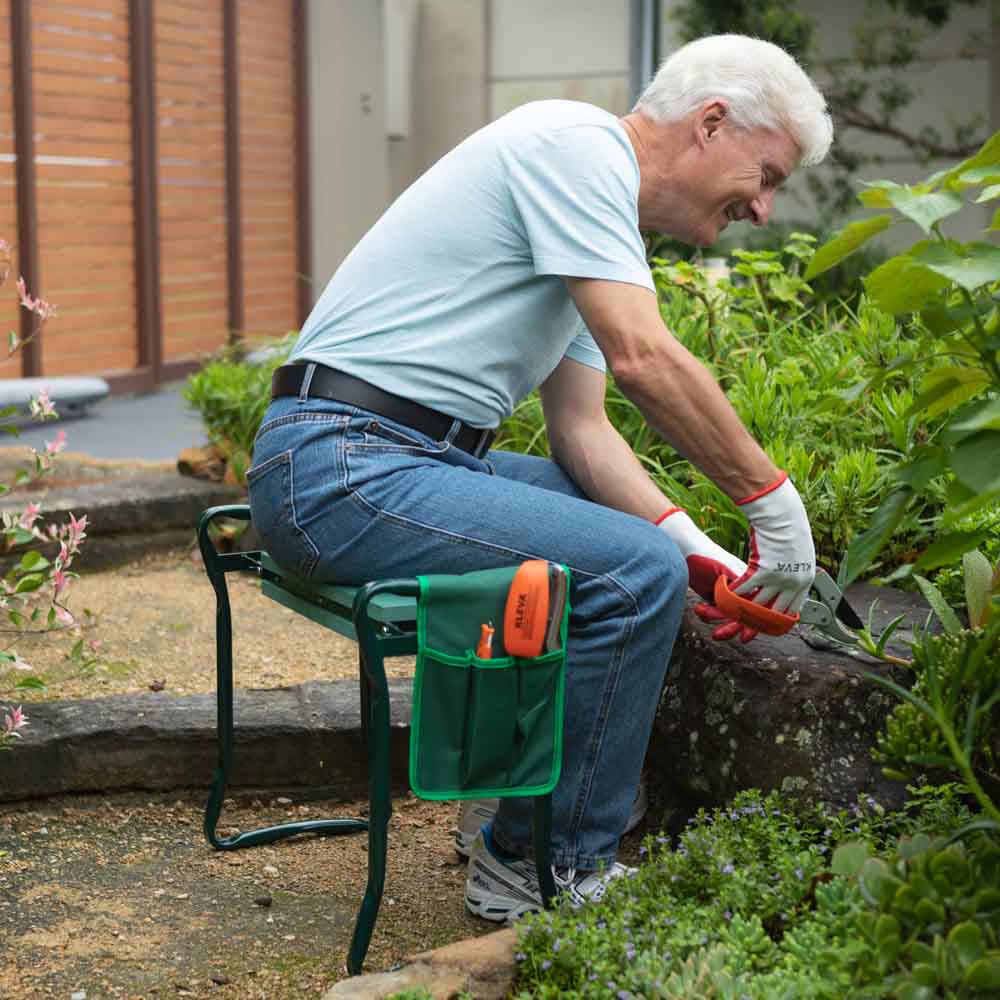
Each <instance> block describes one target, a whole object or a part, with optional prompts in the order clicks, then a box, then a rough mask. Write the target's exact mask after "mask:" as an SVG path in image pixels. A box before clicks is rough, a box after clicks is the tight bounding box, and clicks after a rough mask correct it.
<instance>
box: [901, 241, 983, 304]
mask: <svg viewBox="0 0 1000 1000" xmlns="http://www.w3.org/2000/svg"><path fill="white" fill-rule="evenodd" d="M915 256H916V258H917V260H918V261H919V262H920V263H921V264H924V265H926V266H927V267H929V268H930V269H931V270H932V271H936V272H937V273H938V274H943V275H944V276H945V277H946V278H950V279H951V280H952V281H954V282H955V283H956V284H958V285H960V286H961V287H962V288H964V289H965V290H966V291H969V292H971V291H974V290H975V289H977V288H979V286H980V285H986V284H989V282H991V281H996V280H998V279H1000V247H997V246H993V244H992V243H982V242H977V243H966V244H964V245H963V244H961V243H955V244H949V245H947V246H945V245H943V244H940V243H937V244H932V245H931V246H929V247H927V249H926V250H923V251H922V252H921V253H919V254H917V255H915Z"/></svg>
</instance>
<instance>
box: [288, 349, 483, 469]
mask: <svg viewBox="0 0 1000 1000" xmlns="http://www.w3.org/2000/svg"><path fill="white" fill-rule="evenodd" d="M312 363H313V362H308V363H306V362H296V363H294V364H290V365H282V366H281V367H280V368H276V369H275V371H274V375H273V376H272V377H271V397H272V398H273V399H277V398H278V397H279V396H298V395H299V393H300V392H301V391H302V382H303V381H304V379H305V377H306V372H307V371H308V370H309V365H310V364H312ZM307 395H309V396H320V397H321V398H323V399H333V400H336V402H338V403H347V404H348V405H349V406H358V407H360V408H361V409H362V410H368V411H369V412H371V413H376V414H378V415H379V416H382V417H388V418H389V419H390V420H395V421H396V422H397V423H400V424H403V425H405V426H406V427H412V428H413V429H414V430H416V431H420V433H421V434H426V435H427V436H428V437H429V438H432V439H433V440H434V441H443V440H444V438H445V437H446V436H447V434H448V432H449V431H450V430H451V427H452V424H454V422H455V418H454V417H449V416H448V415H447V414H444V413H440V412H438V411H437V410H432V409H431V408H430V407H429V406H423V405H421V404H420V403H414V402H413V401H412V400H409V399H403V397H402V396H397V395H395V394H394V393H391V392H386V391H385V390H384V389H380V388H378V386H375V385H372V384H371V383H370V382H365V381H364V380H363V379H360V378H355V377H354V376H353V375H347V374H345V373H344V372H339V371H337V370H336V369H335V368H328V367H327V366H326V365H320V364H317V365H316V368H315V371H314V372H313V377H312V381H310V383H309V390H308V393H307ZM494 437H496V431H494V430H489V429H484V428H482V427H471V426H469V424H462V425H461V429H460V430H459V432H458V434H457V435H456V436H455V437H454V438H452V441H451V443H452V444H453V445H455V447H456V448H461V449H462V451H467V452H468V453H469V454H470V455H474V456H475V457H476V458H482V456H483V455H485V454H486V452H487V451H489V448H490V445H491V444H492V443H493V438H494Z"/></svg>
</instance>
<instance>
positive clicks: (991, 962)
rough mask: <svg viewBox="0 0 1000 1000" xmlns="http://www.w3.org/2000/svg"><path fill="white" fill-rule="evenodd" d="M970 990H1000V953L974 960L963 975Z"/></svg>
mask: <svg viewBox="0 0 1000 1000" xmlns="http://www.w3.org/2000/svg"><path fill="white" fill-rule="evenodd" d="M962 985H963V986H966V987H968V988H969V989H970V990H991V991H995V990H1000V955H989V956H988V957H986V958H981V959H979V961H978V962H973V963H972V965H970V966H969V968H968V969H966V972H965V975H964V976H963V977H962Z"/></svg>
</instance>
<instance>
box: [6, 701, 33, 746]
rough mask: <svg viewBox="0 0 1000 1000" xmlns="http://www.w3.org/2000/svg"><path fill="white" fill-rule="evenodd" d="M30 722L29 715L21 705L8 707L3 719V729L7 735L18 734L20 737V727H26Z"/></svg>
mask: <svg viewBox="0 0 1000 1000" xmlns="http://www.w3.org/2000/svg"><path fill="white" fill-rule="evenodd" d="M27 724H28V717H27V716H26V715H25V714H24V712H22V711H21V706H20V705H18V706H17V707H16V708H9V709H7V715H6V716H5V718H4V720H3V731H4V733H5V734H6V735H7V736H17V737H18V738H20V735H21V734H20V733H19V732H18V730H19V729H24V727H25V726H26V725H27Z"/></svg>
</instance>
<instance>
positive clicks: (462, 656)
mask: <svg viewBox="0 0 1000 1000" xmlns="http://www.w3.org/2000/svg"><path fill="white" fill-rule="evenodd" d="M516 571H517V567H516V566H512V567H510V568H505V569H495V570H480V571H477V572H474V573H465V574H462V575H459V576H421V577H419V578H418V579H419V582H420V597H419V600H418V606H417V644H418V648H417V669H416V676H415V678H414V683H413V711H412V716H411V721H410V786H411V787H412V789H413V791H414V792H415V793H416V794H417V795H419V796H420V797H421V798H425V799H474V798H493V797H506V796H514V795H546V794H548V793H549V792H550V791H552V789H553V788H554V787H555V784H556V782H557V781H558V780H559V771H560V767H561V765H562V736H563V701H564V686H565V666H566V634H567V628H568V622H569V601H568V600H567V601H566V604H565V608H564V609H563V611H562V622H561V625H560V628H559V640H560V641H559V645H558V648H556V649H553V650H551V651H549V652H547V653H543V654H542V655H541V656H537V657H532V658H522V657H516V656H508V655H506V654H505V651H504V645H503V621H504V606H505V602H506V599H507V592H508V589H509V588H510V584H511V581H512V580H513V578H514V574H515V572H516ZM567 577H568V570H567ZM484 622H492V623H493V626H494V628H495V629H496V632H495V634H494V637H493V653H494V656H493V657H492V658H490V659H482V658H480V657H478V656H476V654H475V652H474V650H475V647H476V644H477V639H478V637H479V634H480V626H481V624H482V623H484Z"/></svg>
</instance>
